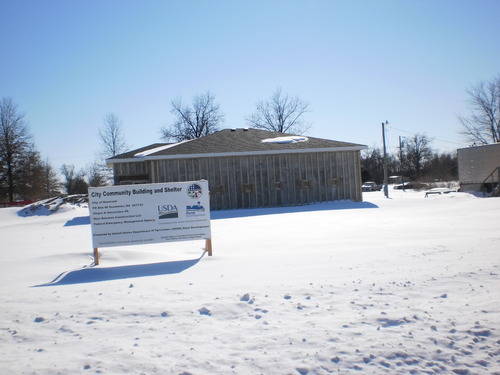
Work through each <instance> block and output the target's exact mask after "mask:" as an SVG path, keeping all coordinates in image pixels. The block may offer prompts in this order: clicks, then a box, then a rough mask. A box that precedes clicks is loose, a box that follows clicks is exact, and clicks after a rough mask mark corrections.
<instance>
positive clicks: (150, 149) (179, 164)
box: [107, 129, 366, 210]
mask: <svg viewBox="0 0 500 375" xmlns="http://www.w3.org/2000/svg"><path fill="white" fill-rule="evenodd" d="M364 148H366V146H363V145H359V144H354V143H347V142H338V141H332V140H328V139H320V138H313V137H305V136H291V135H289V134H283V133H276V132H269V131H265V130H258V129H225V130H221V131H218V132H216V133H213V134H210V135H208V136H205V137H202V138H198V139H194V140H190V141H184V142H179V143H174V144H166V143H155V144H152V145H149V146H147V147H142V148H140V149H137V150H133V151H129V152H127V153H124V154H121V155H117V156H115V157H113V158H111V159H108V160H107V163H108V165H109V166H112V167H113V171H114V183H115V184H133V183H154V182H173V181H190V180H199V179H206V180H208V183H209V188H210V195H211V197H210V207H211V209H214V210H219V209H230V208H248V207H273V206H285V205H299V204H306V203H312V202H322V201H332V200H340V199H349V200H353V201H360V200H361V199H362V196H361V167H360V150H362V149H364Z"/></svg>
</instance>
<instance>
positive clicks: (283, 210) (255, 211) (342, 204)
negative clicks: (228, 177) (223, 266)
mask: <svg viewBox="0 0 500 375" xmlns="http://www.w3.org/2000/svg"><path fill="white" fill-rule="evenodd" d="M364 208H378V206H377V205H376V204H373V203H370V202H353V201H333V202H324V203H313V204H306V205H303V206H282V207H266V208H242V209H236V210H220V211H211V212H210V219H211V220H218V219H233V218H238V217H248V216H261V215H276V214H288V213H294V212H312V211H333V210H355V209H364ZM89 224H90V217H89V216H76V217H74V218H73V219H71V220H68V221H67V222H66V223H65V224H64V226H65V227H70V226H74V225H89Z"/></svg>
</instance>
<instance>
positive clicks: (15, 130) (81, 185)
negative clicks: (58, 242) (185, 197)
mask: <svg viewBox="0 0 500 375" xmlns="http://www.w3.org/2000/svg"><path fill="white" fill-rule="evenodd" d="M467 94H468V97H469V100H470V103H469V104H470V114H469V115H468V116H460V117H459V121H460V123H461V125H462V134H463V135H464V136H465V137H466V139H468V140H469V141H470V142H471V144H488V143H496V142H499V141H500V76H499V77H497V78H495V79H493V80H491V81H489V82H483V83H480V84H478V85H476V86H474V87H472V88H471V89H469V90H468V91H467ZM310 110H311V109H310V105H309V103H307V102H305V101H304V100H302V99H300V98H299V97H297V96H291V95H289V94H287V93H284V92H283V91H282V90H281V88H278V89H276V90H275V91H274V93H273V94H272V95H271V96H270V97H269V98H267V99H265V100H261V101H259V102H257V103H256V105H255V109H254V111H253V113H251V114H250V115H249V116H248V117H247V118H246V123H247V124H248V126H249V127H253V128H257V129H264V130H269V131H275V132H280V133H290V134H304V132H306V131H307V130H308V129H309V128H310V124H309V123H308V122H307V121H306V114H307V113H308V112H310ZM170 112H171V114H172V116H173V121H172V122H171V123H170V124H169V125H168V126H165V127H163V128H161V129H160V132H161V138H162V139H163V140H165V141H167V142H172V141H174V142H180V141H185V140H190V139H195V138H199V137H202V136H205V135H208V134H211V133H214V132H216V131H218V130H220V129H221V127H222V125H223V123H224V113H223V111H222V109H221V106H220V104H218V103H217V101H216V98H215V95H214V94H212V93H210V92H206V93H203V94H200V95H197V96H195V97H194V98H193V99H192V102H191V103H190V104H185V103H183V101H182V99H181V98H178V99H175V100H172V101H171V103H170ZM98 137H99V140H100V144H101V153H100V157H99V158H98V160H96V161H94V162H93V163H91V164H90V165H89V166H88V167H87V168H85V169H80V170H76V168H75V167H74V166H73V165H66V164H65V165H62V166H61V168H60V174H61V176H62V178H63V180H62V181H60V180H59V178H58V174H57V172H56V170H55V169H54V167H53V166H52V165H51V164H50V163H49V161H48V160H44V159H43V158H42V156H41V155H40V153H39V152H38V151H37V150H36V147H35V145H34V142H33V140H32V137H31V135H30V133H29V129H28V126H27V123H26V120H25V116H24V114H22V113H21V112H20V111H19V110H18V108H17V105H16V104H15V103H14V102H13V101H12V99H10V98H3V99H1V100H0V202H2V201H10V202H12V201H14V200H18V199H21V200H23V199H25V200H34V199H42V198H48V197H51V196H54V195H57V194H60V193H61V191H64V192H66V193H67V194H77V193H82V194H84V193H86V192H87V188H88V187H89V186H102V185H105V184H108V183H110V181H111V178H112V171H111V170H110V169H108V168H107V167H106V165H105V162H104V161H105V159H107V158H110V157H114V156H116V155H118V154H120V153H123V152H125V151H126V150H127V149H128V146H127V144H126V143H125V138H124V136H123V131H122V124H121V121H120V119H119V118H118V116H116V115H115V114H112V113H110V114H108V115H106V116H105V118H104V124H103V127H102V128H101V129H100V130H99V133H98ZM431 142H432V139H431V138H429V137H427V136H425V135H422V134H415V135H414V136H412V137H406V139H405V143H404V146H403V147H402V149H401V150H400V152H399V153H397V154H393V155H389V156H388V165H389V174H392V175H395V174H397V175H401V174H402V175H405V177H407V178H410V179H412V180H417V179H420V180H422V179H427V180H430V179H432V180H436V179H440V180H446V179H456V178H457V158H456V154H451V153H438V152H435V151H433V150H432V148H431V147H430V145H431ZM361 166H362V174H363V180H373V181H376V182H381V181H382V176H383V156H382V153H381V151H380V149H378V148H376V147H372V148H370V149H368V150H366V151H364V152H363V153H362V157H361Z"/></svg>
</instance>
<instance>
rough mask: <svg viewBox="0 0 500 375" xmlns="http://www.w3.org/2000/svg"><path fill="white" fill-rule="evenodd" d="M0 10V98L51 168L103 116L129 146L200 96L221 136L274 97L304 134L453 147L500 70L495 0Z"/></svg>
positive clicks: (47, 4)
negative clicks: (471, 91) (282, 97)
mask: <svg viewBox="0 0 500 375" xmlns="http://www.w3.org/2000/svg"><path fill="white" fill-rule="evenodd" d="M0 14H1V15H2V22H0V42H1V44H0V45H1V52H0V54H1V58H0V97H12V98H13V99H14V101H15V102H16V103H17V104H18V106H19V108H20V109H21V110H22V111H23V112H25V113H26V119H27V120H28V122H29V125H30V129H31V132H32V134H33V136H34V140H35V143H36V145H37V148H38V149H39V150H40V151H41V153H42V154H43V156H44V157H48V158H49V160H50V161H51V162H52V163H53V164H54V165H55V166H56V167H59V166H60V165H61V164H62V163H72V164H75V165H77V166H79V167H83V166H85V165H86V164H87V163H89V162H91V161H92V160H94V159H95V157H96V155H97V153H98V151H99V143H98V137H97V132H98V129H99V128H100V127H102V119H103V117H104V115H105V114H106V113H108V112H113V113H115V114H116V115H118V116H119V117H120V119H121V120H122V122H123V130H124V133H125V136H126V140H127V142H128V144H129V145H130V146H132V147H140V146H144V145H146V144H149V143H153V142H157V141H159V140H160V128H161V127H162V126H165V125H168V124H169V123H170V122H171V121H172V117H171V114H170V101H171V100H172V99H174V98H178V97H182V98H183V99H184V101H190V100H191V98H192V97H193V96H194V95H196V94H198V93H202V92H205V91H207V90H210V91H211V92H212V93H214V94H215V96H216V98H217V101H218V102H219V103H220V105H221V107H222V110H223V112H224V113H225V115H226V121H225V124H224V127H245V126H246V123H245V118H246V117H247V116H248V115H249V114H250V113H251V112H252V111H253V110H254V108H255V103H256V102H257V101H259V100H260V99H262V98H266V97H268V96H270V95H271V94H272V92H273V91H274V90H275V89H276V88H277V87H282V89H283V91H284V92H287V93H289V94H291V95H297V96H299V97H300V98H302V99H303V100H305V101H307V102H309V103H310V106H311V110H312V111H311V112H310V113H309V114H308V115H307V120H308V121H309V122H310V123H311V125H312V128H311V130H310V131H309V135H311V136H316V137H321V138H329V139H335V140H341V141H351V142H355V143H362V144H367V145H370V146H371V145H380V144H381V131H380V123H381V122H382V121H384V120H388V121H389V123H390V124H391V125H392V126H393V127H392V128H390V130H389V132H388V138H389V143H390V149H391V150H394V148H395V147H396V142H397V137H398V135H403V136H404V135H410V134H413V133H417V132H419V133H425V134H427V135H428V136H430V137H433V138H434V142H433V145H434V147H435V148H436V149H440V150H453V149H456V148H457V147H461V146H465V145H466V143H465V142H464V140H463V138H462V137H461V136H460V134H458V132H459V131H460V127H459V124H458V121H457V115H459V114H466V113H467V110H468V104H467V95H466V93H465V90H466V89H467V88H469V87H470V86H471V85H474V84H476V83H478V82H480V81H486V80H490V79H492V78H493V77H495V76H497V75H498V74H500V40H499V39H498V35H500V22H499V19H500V1H497V0H491V1H486V0H478V1H472V0H470V1H458V0H453V1H433V0H432V1H431V0H429V1H403V0H401V1H305V0H304V1H251V2H250V1H245V2H244V1H208V0H206V1H203V0H200V1H166V0H165V1H150V0H145V1H138V0H137V1H118V0H117V1H97V0H96V1H55V0H51V1H49V0H47V1H23V0H20V1H7V0H0ZM395 128H397V129H401V130H397V129H395ZM402 130H404V131H405V132H403V131H402Z"/></svg>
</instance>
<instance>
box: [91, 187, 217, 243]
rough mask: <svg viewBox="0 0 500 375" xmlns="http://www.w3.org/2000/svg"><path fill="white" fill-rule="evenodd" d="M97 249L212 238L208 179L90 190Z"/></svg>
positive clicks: (93, 232) (93, 234)
mask: <svg viewBox="0 0 500 375" xmlns="http://www.w3.org/2000/svg"><path fill="white" fill-rule="evenodd" d="M89 208H90V224H91V228H92V243H93V247H94V248H100V247H111V246H125V245H140V244H148V243H158V242H167V241H185V240H197V239H209V238H211V237H210V199H209V192H208V182H207V181H206V180H202V181H189V182H165V183H159V184H141V185H117V186H105V187H98V188H89Z"/></svg>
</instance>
